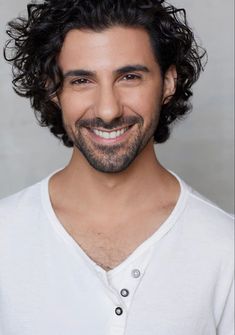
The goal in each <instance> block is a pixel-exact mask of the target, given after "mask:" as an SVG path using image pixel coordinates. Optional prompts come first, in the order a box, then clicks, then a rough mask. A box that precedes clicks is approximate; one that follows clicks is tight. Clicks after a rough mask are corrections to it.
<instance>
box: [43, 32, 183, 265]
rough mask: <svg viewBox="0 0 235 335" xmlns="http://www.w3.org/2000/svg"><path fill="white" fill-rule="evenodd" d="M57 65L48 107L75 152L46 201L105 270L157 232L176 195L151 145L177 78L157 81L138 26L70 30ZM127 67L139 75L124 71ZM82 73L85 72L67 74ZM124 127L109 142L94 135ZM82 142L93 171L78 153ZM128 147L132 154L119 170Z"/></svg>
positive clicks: (174, 182)
mask: <svg viewBox="0 0 235 335" xmlns="http://www.w3.org/2000/svg"><path fill="white" fill-rule="evenodd" d="M130 41H131V43H130ZM58 63H59V66H60V68H61V70H62V72H63V74H64V76H65V79H64V86H63V90H62V92H61V93H60V95H59V96H58V97H57V98H55V99H54V102H55V103H57V104H58V105H59V106H60V108H61V110H62V113H63V120H64V125H65V127H66V129H67V132H68V134H69V136H70V138H71V139H72V140H73V141H74V142H75V146H74V149H73V155H72V158H71V161H70V162H69V164H68V166H67V167H66V168H65V169H64V170H62V171H60V172H59V173H57V174H55V175H54V176H53V177H52V178H51V180H50V183H49V192H50V197H51V202H52V205H53V207H54V210H55V213H56V215H57V217H58V218H59V220H60V222H61V223H62V224H63V226H64V227H65V229H66V230H67V232H68V233H69V234H70V235H71V236H72V237H73V238H74V239H75V240H76V241H77V242H78V243H79V244H80V246H81V247H82V248H83V249H84V250H85V252H86V253H87V255H88V256H89V257H90V258H92V259H93V260H94V261H95V262H96V263H97V264H99V265H100V266H102V267H103V268H104V269H106V270H109V269H111V268H113V267H115V266H117V265H118V264H119V263H121V262H122V261H123V260H124V259H125V258H126V257H127V256H128V255H129V254H130V253H131V252H133V251H134V250H135V249H136V248H137V247H138V245H140V244H141V243H142V242H143V241H144V240H145V239H147V238H148V237H149V236H150V235H152V234H153V233H154V232H155V231H156V230H157V229H158V228H159V227H160V225H161V224H162V223H163V222H164V221H165V220H166V218H167V217H168V216H169V214H170V212H171V211H172V209H173V208H174V206H175V204H176V202H177V199H178V197H179V193H180V190H179V185H178V182H177V180H176V179H175V177H174V176H172V175H171V174H170V173H169V172H168V171H167V170H166V169H165V168H163V167H162V166H161V165H160V163H159V162H158V160H157V158H156V155H155V152H154V142H153V132H154V130H155V127H156V125H157V123H158V119H159V113H160V110H161V106H162V104H163V103H165V102H166V101H167V100H168V99H170V96H171V95H172V94H174V92H175V79H176V76H177V74H176V70H175V68H174V66H171V67H170V68H169V69H168V71H167V73H166V74H165V76H164V78H163V77H162V76H161V72H160V68H159V65H158V64H157V62H156V60H155V58H154V54H153V50H152V47H151V44H150V40H149V36H148V34H147V32H146V31H144V30H143V29H139V28H127V27H112V28H110V29H107V30H104V31H102V32H99V33H97V32H93V31H89V30H83V31H80V30H71V31H70V32H69V33H68V34H67V36H66V38H65V41H64V44H63V47H62V50H61V53H60V55H59V58H58ZM130 65H131V66H136V65H140V66H142V68H144V70H143V69H139V70H134V71H126V70H125V68H126V67H127V66H130ZM81 69H82V70H86V71H87V70H89V71H90V72H91V73H89V74H86V75H84V74H83V75H81V73H79V75H78V73H77V72H76V73H75V72H74V71H78V70H81ZM120 69H122V70H121V71H120ZM146 69H147V70H146ZM118 70H119V71H118ZM124 70H125V71H124ZM97 120H98V121H97ZM83 125H86V126H85V127H84V126H83ZM87 125H91V127H88V126H87ZM130 125H131V127H130V128H129V129H128V131H127V132H126V133H125V134H124V135H122V136H119V137H118V138H116V139H102V138H100V137H99V136H97V135H95V134H94V132H93V130H94V128H95V129H98V130H102V131H103V130H106V131H108V132H111V131H112V130H118V129H123V128H126V127H127V126H130ZM109 127H111V129H110V128H109ZM81 142H83V144H84V146H85V149H86V150H88V151H89V152H93V160H94V161H95V162H96V163H95V164H98V165H94V164H93V163H94V162H93V163H92V164H91V162H90V161H89V159H88V158H87V157H86V155H85V154H84V152H82V150H81V148H80V147H79V146H80V143H81ZM136 143H137V144H138V145H136ZM133 147H135V148H136V147H138V148H137V149H136V153H135V156H133V157H131V160H130V161H129V162H128V164H124V163H123V162H124V161H125V160H126V158H128V157H130V156H131V155H132V153H131V150H130V148H133ZM124 158H125V159H124ZM117 166H118V167H117ZM115 169H116V170H115ZM146 200H147V201H146Z"/></svg>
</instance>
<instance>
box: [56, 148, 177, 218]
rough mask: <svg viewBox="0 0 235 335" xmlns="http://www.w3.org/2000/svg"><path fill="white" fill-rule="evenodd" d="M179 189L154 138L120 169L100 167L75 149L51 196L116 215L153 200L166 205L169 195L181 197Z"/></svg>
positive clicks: (77, 208)
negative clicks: (160, 157)
mask: <svg viewBox="0 0 235 335" xmlns="http://www.w3.org/2000/svg"><path fill="white" fill-rule="evenodd" d="M173 189H174V192H172V193H170V192H169V190H172V191H173ZM177 191H178V182H177V181H176V180H175V177H173V176H172V175H171V174H170V173H169V172H168V171H167V170H165V169H164V168H163V167H162V166H161V165H160V163H159V162H158V160H157V158H156V155H155V152H154V146H153V143H152V142H151V143H149V144H148V145H147V146H146V148H145V149H144V150H143V151H142V152H141V153H140V154H139V156H138V157H137V158H136V159H135V161H134V162H133V163H132V164H131V165H130V166H129V167H128V168H127V169H126V170H125V171H123V172H120V173H101V172H98V171H96V170H95V169H93V168H92V167H91V166H90V165H89V164H88V163H87V161H86V160H85V158H84V157H83V155H82V154H81V153H80V152H79V151H78V150H77V149H74V152H73V155H72V159H71V161H70V163H69V165H68V166H67V167H66V168H65V169H64V170H62V171H60V172H58V173H57V174H56V175H54V176H53V177H52V178H51V181H50V193H51V198H52V199H56V202H57V203H60V204H62V206H63V207H64V208H67V209H69V210H71V211H77V212H78V213H80V212H83V213H87V215H89V213H93V215H94V213H97V216H99V215H101V216H102V215H104V214H105V216H106V217H108V216H110V217H115V215H120V212H123V213H125V214H126V215H127V216H128V213H132V212H133V211H134V212H136V211H137V210H138V209H140V210H141V208H143V207H145V209H146V206H151V204H152V202H154V204H155V206H156V203H157V204H159V205H160V204H163V206H164V201H166V199H167V201H172V202H174V200H177V197H178V192H177ZM60 194H61V197H60ZM169 194H172V197H171V198H172V199H169ZM176 194H177V196H176ZM173 198H174V199H173ZM146 200H147V201H146Z"/></svg>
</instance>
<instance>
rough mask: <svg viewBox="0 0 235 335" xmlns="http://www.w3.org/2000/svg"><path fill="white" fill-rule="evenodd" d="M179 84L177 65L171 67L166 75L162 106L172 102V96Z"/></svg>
mask: <svg viewBox="0 0 235 335" xmlns="http://www.w3.org/2000/svg"><path fill="white" fill-rule="evenodd" d="M176 84H177V71H176V67H175V65H171V66H170V67H169V68H168V70H167V71H166V73H165V76H164V82H163V96H162V104H163V105H164V104H166V103H168V102H169V101H170V99H171V97H172V95H174V93H175V91H176Z"/></svg>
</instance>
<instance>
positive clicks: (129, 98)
mask: <svg viewBox="0 0 235 335" xmlns="http://www.w3.org/2000/svg"><path fill="white" fill-rule="evenodd" d="M162 94H163V92H162V87H159V86H157V87H156V86H155V87H150V88H146V89H140V90H136V91H134V90H133V92H131V91H130V92H129V94H128V95H126V97H125V105H126V106H129V107H130V108H131V110H132V111H134V112H135V113H137V114H138V115H140V116H141V117H142V118H143V119H144V123H148V122H150V121H152V120H153V119H155V116H156V114H159V113H160V109H161V106H162Z"/></svg>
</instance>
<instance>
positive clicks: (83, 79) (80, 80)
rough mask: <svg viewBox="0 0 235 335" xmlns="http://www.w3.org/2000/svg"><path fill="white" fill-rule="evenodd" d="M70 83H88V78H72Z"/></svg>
mask: <svg viewBox="0 0 235 335" xmlns="http://www.w3.org/2000/svg"><path fill="white" fill-rule="evenodd" d="M71 83H72V85H84V84H88V83H89V80H88V79H86V78H78V79H75V80H73V81H72V82H71Z"/></svg>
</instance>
